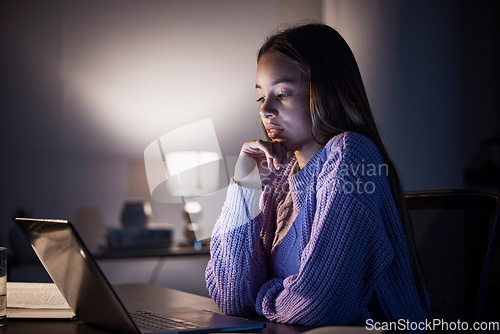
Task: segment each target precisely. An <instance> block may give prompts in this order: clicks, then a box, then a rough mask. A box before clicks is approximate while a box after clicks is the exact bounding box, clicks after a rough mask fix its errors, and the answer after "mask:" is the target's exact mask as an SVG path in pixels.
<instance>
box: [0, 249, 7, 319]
mask: <svg viewBox="0 0 500 334" xmlns="http://www.w3.org/2000/svg"><path fill="white" fill-rule="evenodd" d="M6 322H7V248H5V247H0V327H1V326H5V324H6Z"/></svg>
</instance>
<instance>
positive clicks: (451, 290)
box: [405, 190, 500, 322]
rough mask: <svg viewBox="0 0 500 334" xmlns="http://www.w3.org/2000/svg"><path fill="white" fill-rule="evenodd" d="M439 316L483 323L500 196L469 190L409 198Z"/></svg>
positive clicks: (424, 270) (424, 272) (423, 266)
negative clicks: (481, 321)
mask: <svg viewBox="0 0 500 334" xmlns="http://www.w3.org/2000/svg"><path fill="white" fill-rule="evenodd" d="M405 200H406V204H407V208H408V213H409V216H410V224H411V229H412V232H413V240H414V242H415V248H416V252H417V256H418V258H419V260H420V265H421V271H422V276H423V279H424V281H425V286H426V288H427V291H428V292H429V295H430V296H431V300H432V303H433V311H434V314H433V317H434V318H438V319H443V320H445V321H457V320H461V321H469V322H470V321H479V320H481V318H482V312H483V308H484V304H485V299H486V293H487V291H486V290H487V284H488V278H489V274H490V269H491V264H492V260H493V259H492V258H493V254H494V249H493V246H494V244H495V239H496V233H495V227H496V225H497V221H498V215H499V212H500V196H499V194H493V193H486V192H478V191H469V190H439V191H418V192H407V193H405Z"/></svg>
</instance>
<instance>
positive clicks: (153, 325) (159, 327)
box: [130, 311, 201, 332]
mask: <svg viewBox="0 0 500 334" xmlns="http://www.w3.org/2000/svg"><path fill="white" fill-rule="evenodd" d="M130 315H131V316H132V319H134V322H135V324H136V325H137V327H139V329H141V331H148V332H159V331H166V330H187V329H196V328H201V326H199V325H197V324H195V323H194V322H191V321H187V320H183V319H179V318H172V317H167V316H162V315H161V314H157V313H152V312H148V311H135V312H130Z"/></svg>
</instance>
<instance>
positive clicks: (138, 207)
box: [121, 202, 153, 228]
mask: <svg viewBox="0 0 500 334" xmlns="http://www.w3.org/2000/svg"><path fill="white" fill-rule="evenodd" d="M152 214H153V210H152V208H151V204H149V203H148V202H127V203H125V205H124V206H123V209H122V214H121V222H122V226H123V227H124V228H146V226H147V224H148V223H149V221H150V220H151V216H152Z"/></svg>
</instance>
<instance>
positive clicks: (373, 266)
mask: <svg viewBox="0 0 500 334" xmlns="http://www.w3.org/2000/svg"><path fill="white" fill-rule="evenodd" d="M316 196H317V197H316V198H317V207H316V212H315V213H312V214H313V215H314V218H313V219H314V220H313V222H312V227H311V234H310V239H309V241H308V242H307V244H306V246H305V248H304V251H303V252H302V255H301V261H300V267H299V272H298V274H296V275H292V276H289V277H287V278H285V279H279V278H273V279H271V280H269V281H267V282H265V283H264V285H263V286H262V287H261V288H260V290H259V292H258V295H257V300H256V311H257V313H259V314H261V315H263V316H265V317H266V318H268V319H270V320H274V321H278V322H285V323H291V324H302V325H314V326H324V325H349V324H353V323H355V322H356V321H360V319H359V317H360V314H361V310H362V309H363V308H364V307H366V305H367V304H368V301H369V299H370V297H371V294H372V292H373V289H374V285H375V282H376V280H377V278H378V277H380V275H381V274H382V273H383V272H384V271H385V270H386V268H387V267H388V266H389V265H390V263H391V262H392V260H393V259H394V251H393V248H392V246H391V243H390V241H389V237H388V235H387V233H386V231H385V229H384V228H383V223H382V222H381V219H380V218H379V217H377V216H376V213H374V212H373V210H370V209H369V208H367V207H366V205H365V204H363V202H362V201H360V199H359V196H366V195H360V194H356V193H350V194H349V193H347V192H343V191H342V187H341V186H340V181H339V180H338V179H336V180H335V179H334V180H330V181H329V182H327V183H325V184H324V185H323V186H322V187H321V188H320V189H319V191H318V193H317V195H316Z"/></svg>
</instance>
